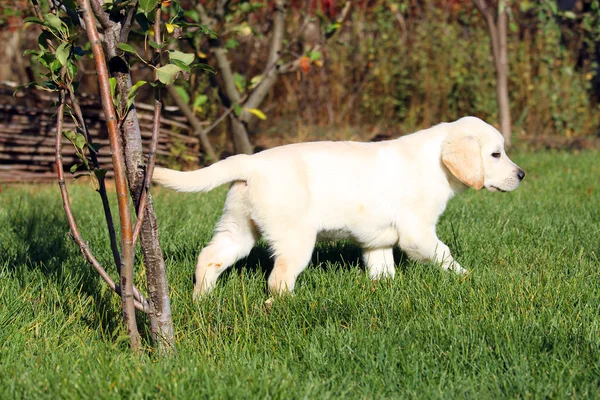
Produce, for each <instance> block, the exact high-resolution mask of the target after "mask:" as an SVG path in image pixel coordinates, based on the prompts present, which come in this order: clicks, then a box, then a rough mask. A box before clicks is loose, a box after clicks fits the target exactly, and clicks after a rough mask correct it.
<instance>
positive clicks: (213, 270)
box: [194, 182, 260, 297]
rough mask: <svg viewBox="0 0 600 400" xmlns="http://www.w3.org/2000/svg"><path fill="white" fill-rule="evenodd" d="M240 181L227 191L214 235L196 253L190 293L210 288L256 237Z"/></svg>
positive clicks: (257, 236)
mask: <svg viewBox="0 0 600 400" xmlns="http://www.w3.org/2000/svg"><path fill="white" fill-rule="evenodd" d="M243 185H244V183H243V182H242V183H236V184H234V185H233V186H232V188H231V189H230V191H229V194H228V195H227V201H226V203H225V210H224V214H223V216H222V217H221V220H220V221H219V223H218V224H217V227H216V228H215V235H214V236H213V238H212V240H211V241H210V243H209V244H208V245H207V246H206V247H205V248H203V249H202V251H201V252H200V255H199V256H198V264H197V265H196V272H195V275H194V278H195V283H194V297H198V296H199V295H203V294H206V293H208V292H210V291H211V289H212V288H213V287H214V286H215V283H216V281H217V279H218V278H219V276H220V275H221V274H222V273H223V272H224V271H225V270H226V269H227V268H229V267H231V266H232V265H233V264H234V263H235V262H236V261H237V260H239V259H241V258H244V257H246V256H247V255H248V254H249V253H250V251H251V250H252V248H253V247H254V244H255V243H256V241H257V240H258V239H259V236H260V235H259V233H258V231H257V230H256V226H255V225H254V223H253V222H252V220H251V219H250V216H249V212H248V210H247V205H246V204H245V200H246V197H245V194H246V193H247V191H246V189H245V187H244V186H243Z"/></svg>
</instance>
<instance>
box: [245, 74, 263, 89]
mask: <svg viewBox="0 0 600 400" xmlns="http://www.w3.org/2000/svg"><path fill="white" fill-rule="evenodd" d="M263 79H264V76H262V75H256V76H253V77H252V79H250V85H249V86H248V88H249V89H254V88H255V87H257V86H258V84H259V83H261V82H262V80H263Z"/></svg>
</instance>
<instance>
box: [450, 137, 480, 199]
mask: <svg viewBox="0 0 600 400" xmlns="http://www.w3.org/2000/svg"><path fill="white" fill-rule="evenodd" d="M442 162H443V163H444V165H445V166H446V168H448V169H449V170H450V172H451V173H452V175H454V176H455V177H456V178H458V180H460V181H461V182H462V183H464V184H465V185H467V186H470V187H472V188H473V189H476V190H479V189H481V188H482V187H483V181H484V173H483V160H482V159H481V148H480V147H479V142H478V141H477V139H475V138H474V137H473V136H467V135H450V137H449V138H448V139H446V141H445V142H444V144H443V145H442Z"/></svg>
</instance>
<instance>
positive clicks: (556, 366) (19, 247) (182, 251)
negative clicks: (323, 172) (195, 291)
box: [0, 151, 600, 399]
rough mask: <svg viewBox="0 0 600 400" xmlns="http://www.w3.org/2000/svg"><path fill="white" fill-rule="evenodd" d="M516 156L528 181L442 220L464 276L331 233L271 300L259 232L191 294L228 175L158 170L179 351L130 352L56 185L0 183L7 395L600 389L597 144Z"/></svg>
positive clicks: (92, 197) (475, 393)
mask: <svg viewBox="0 0 600 400" xmlns="http://www.w3.org/2000/svg"><path fill="white" fill-rule="evenodd" d="M513 159H514V160H515V161H516V162H517V163H518V164H520V166H521V167H523V169H525V170H526V171H527V177H526V178H525V180H524V182H523V184H522V185H521V187H520V188H519V189H518V190H517V191H516V192H513V193H489V192H484V191H479V192H476V191H473V190H471V191H468V192H466V193H464V194H463V195H461V196H458V197H457V198H455V199H454V200H452V201H451V202H450V203H449V206H448V209H447V211H446V213H445V214H444V215H443V217H442V219H441V220H440V223H439V225H438V234H439V236H440V238H441V239H442V240H443V241H444V242H445V243H447V244H448V245H449V247H450V248H451V250H452V251H453V253H454V255H455V258H456V259H457V260H458V261H459V262H460V263H461V264H462V265H463V266H464V267H466V268H468V269H469V270H470V274H469V275H468V276H466V277H458V276H455V275H453V274H449V273H445V272H443V271H441V270H440V269H439V268H438V267H436V266H433V265H425V264H421V263H414V262H412V261H409V260H407V259H405V257H403V256H402V254H401V253H400V252H398V254H397V255H398V258H397V260H396V261H397V262H398V266H397V270H398V273H397V275H396V278H395V279H394V280H386V281H379V282H371V281H370V280H369V279H368V277H367V274H366V272H365V270H364V268H363V266H362V265H361V264H360V262H359V261H358V260H359V257H360V251H359V249H358V248H356V247H355V246H353V245H352V244H350V243H336V244H331V243H323V244H320V245H319V246H318V248H317V250H316V252H315V255H314V257H313V264H312V265H311V266H309V268H308V269H307V270H306V271H305V272H304V273H303V274H302V275H301V276H300V278H299V280H298V285H297V287H296V295H295V296H293V297H292V296H289V297H284V298H280V299H278V300H277V301H276V302H275V303H274V304H273V306H272V308H271V310H270V311H267V310H266V309H265V307H264V301H265V300H266V299H267V298H268V297H269V295H268V293H267V290H266V278H265V275H266V274H268V271H269V269H270V268H271V267H272V261H271V260H270V259H269V256H268V252H267V250H266V249H265V247H264V245H263V246H261V245H259V246H258V247H257V248H256V249H255V250H254V251H253V252H252V253H251V255H250V257H249V258H248V259H247V260H244V261H241V262H239V263H238V264H237V265H236V266H235V267H234V268H232V270H231V271H230V272H229V273H226V274H225V275H224V276H222V277H221V278H220V280H219V282H218V284H217V287H216V289H215V291H214V292H213V293H212V294H211V295H210V296H209V297H208V298H206V299H203V300H202V301H200V302H198V303H194V302H192V273H193V269H194V266H195V260H196V257H197V255H198V251H199V249H200V248H201V246H202V245H203V244H205V243H206V242H207V241H208V240H209V239H210V236H211V231H212V229H213V227H214V224H215V222H216V221H217V219H218V217H219V215H220V209H221V206H222V203H223V200H224V196H225V193H226V189H225V188H220V189H218V190H215V191H214V192H212V193H209V194H182V193H175V192H171V191H168V190H163V189H159V188H155V190H154V194H155V203H156V209H157V212H158V217H159V222H160V232H161V239H162V242H163V247H164V252H165V257H166V262H167V265H168V274H169V283H170V286H171V299H172V309H173V315H174V319H175V329H176V341H177V354H176V355H175V356H173V357H171V358H166V359H165V358H160V357H158V356H157V355H156V354H154V353H153V351H152V349H150V348H148V349H147V351H146V352H145V353H144V355H142V356H135V355H132V354H131V353H130V351H129V349H128V340H127V338H126V337H124V335H123V328H122V326H121V322H120V312H119V300H118V298H117V297H116V296H115V295H113V294H111V293H110V292H109V291H108V290H107V289H106V288H105V286H104V285H103V283H102V282H101V281H100V279H99V278H98V277H97V276H96V275H95V273H94V272H93V271H92V268H91V267H90V266H89V265H87V264H86V263H85V262H84V260H83V258H82V256H81V254H80V252H79V250H78V249H77V248H76V246H75V245H74V244H73V242H72V241H71V240H70V239H69V238H68V236H67V226H66V221H65V218H64V213H63V210H62V206H61V203H60V197H59V193H58V187H57V185H52V186H39V185H30V186H2V191H1V193H0V398H2V399H11V398H28V399H32V398H41V399H43V398H52V399H54V398H65V399H69V398H177V399H182V398H219V399H220V398H275V399H279V398H293V399H295V398H309V399H311V398H319V399H327V398H336V399H337V398H349V399H350V398H352V399H353V398H360V399H378V398H419V399H420V398H444V399H449V398H565V397H574V398H592V397H598V396H600V262H599V255H600V161H599V160H600V153H599V152H597V151H588V152H583V153H580V154H572V153H563V152H552V153H550V152H538V153H527V152H521V153H517V154H516V155H515V156H514V157H513ZM72 195H73V196H72V197H73V202H72V204H73V207H74V209H75V214H76V218H77V219H78V221H79V223H80V226H81V230H82V232H83V234H84V237H85V238H86V240H88V241H89V243H90V245H91V247H92V249H93V250H94V251H95V253H96V254H97V256H98V257H99V258H100V260H101V261H102V262H103V264H104V265H110V260H111V254H110V251H109V247H108V238H107V237H106V233H105V229H104V228H105V227H104V222H103V216H102V214H101V202H100V199H99V198H98V196H97V195H96V193H94V192H93V191H92V189H91V186H89V185H87V184H78V185H76V186H74V187H72ZM115 210H116V207H115ZM110 270H111V272H112V273H113V276H114V268H113V267H111V269H110ZM137 271H138V272H137V277H136V279H138V280H139V281H143V280H144V276H143V272H142V268H137ZM140 324H141V325H143V326H145V325H146V323H145V321H143V320H142V317H141V316H140ZM146 334H147V333H146Z"/></svg>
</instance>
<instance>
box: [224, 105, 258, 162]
mask: <svg viewBox="0 0 600 400" xmlns="http://www.w3.org/2000/svg"><path fill="white" fill-rule="evenodd" d="M229 121H230V122H231V132H232V133H233V147H234V149H235V152H236V153H243V154H252V153H253V152H254V148H253V146H252V144H251V143H250V139H248V132H247V131H246V126H245V125H244V124H243V123H242V121H240V120H239V118H238V117H236V116H235V115H232V114H230V115H229Z"/></svg>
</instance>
